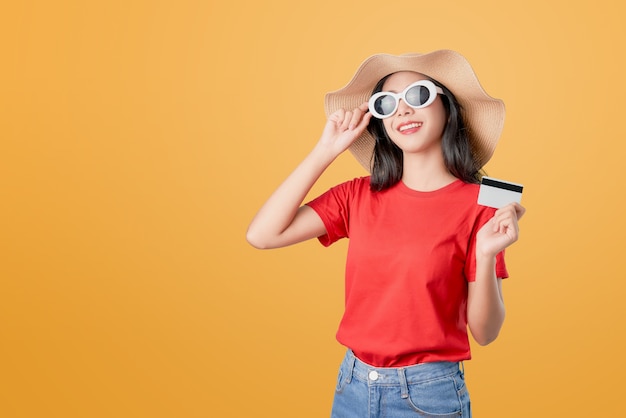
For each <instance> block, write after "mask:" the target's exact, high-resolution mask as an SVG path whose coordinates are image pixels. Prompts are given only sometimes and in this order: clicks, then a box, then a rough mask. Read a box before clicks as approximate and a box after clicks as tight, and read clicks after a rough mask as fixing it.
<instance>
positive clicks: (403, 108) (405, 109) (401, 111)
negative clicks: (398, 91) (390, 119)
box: [396, 99, 413, 115]
mask: <svg viewBox="0 0 626 418" xmlns="http://www.w3.org/2000/svg"><path fill="white" fill-rule="evenodd" d="M412 110H413V108H412V107H411V106H409V105H408V104H406V103H405V102H404V100H402V99H400V100H399V101H398V110H397V111H396V112H397V113H398V115H406V114H408V113H410V112H411V111H412Z"/></svg>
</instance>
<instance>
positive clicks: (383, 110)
mask: <svg viewBox="0 0 626 418" xmlns="http://www.w3.org/2000/svg"><path fill="white" fill-rule="evenodd" d="M374 109H375V110H376V112H378V113H379V114H381V115H384V116H388V115H391V113H392V112H393V111H394V110H395V109H396V99H395V97H393V96H390V95H388V94H387V95H384V96H380V97H379V98H377V99H376V101H374Z"/></svg>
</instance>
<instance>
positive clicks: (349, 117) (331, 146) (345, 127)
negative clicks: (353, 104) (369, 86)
mask: <svg viewBox="0 0 626 418" xmlns="http://www.w3.org/2000/svg"><path fill="white" fill-rule="evenodd" d="M371 118H372V114H371V113H370V112H369V111H368V105H367V102H364V103H363V104H361V105H360V106H359V107H357V108H355V109H353V110H345V109H339V110H336V111H335V112H333V113H332V114H331V115H330V116H329V117H328V120H327V121H326V126H325V127H324V131H323V132H322V137H321V138H320V140H319V142H318V145H319V146H321V147H324V148H327V149H328V150H330V151H331V152H332V153H333V154H334V155H335V156H338V155H339V154H341V153H342V152H344V151H345V150H347V149H348V148H349V147H350V145H352V143H353V142H354V141H355V140H356V139H357V138H358V137H359V136H360V135H361V134H362V133H363V131H364V130H365V129H366V128H367V125H368V124H369V121H370V119H371Z"/></svg>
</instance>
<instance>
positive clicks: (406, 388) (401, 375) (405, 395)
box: [398, 367, 409, 399]
mask: <svg viewBox="0 0 626 418" xmlns="http://www.w3.org/2000/svg"><path fill="white" fill-rule="evenodd" d="M398 378H399V379H400V390H401V391H402V393H401V395H402V399H406V398H408V397H409V386H408V385H407V383H406V370H405V369H404V368H402V367H401V368H399V369H398Z"/></svg>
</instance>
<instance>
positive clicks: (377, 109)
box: [368, 80, 443, 119]
mask: <svg viewBox="0 0 626 418" xmlns="http://www.w3.org/2000/svg"><path fill="white" fill-rule="evenodd" d="M437 93H439V94H443V90H442V89H441V87H437V86H436V85H435V83H433V82H432V81H430V80H420V81H416V82H415V83H413V84H411V85H410V86H408V87H407V88H406V89H404V91H403V92H402V93H393V92H389V91H381V92H380V93H376V94H375V95H373V96H372V97H371V98H370V100H369V103H368V106H369V109H370V112H371V113H372V116H374V117H376V118H378V119H385V118H388V117H389V116H391V115H393V114H394V113H395V111H396V110H397V109H398V104H399V103H400V99H402V100H404V103H406V104H408V105H409V106H411V107H412V108H413V109H420V108H422V107H426V106H428V105H430V104H431V103H432V102H434V101H435V98H436V97H437Z"/></svg>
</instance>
